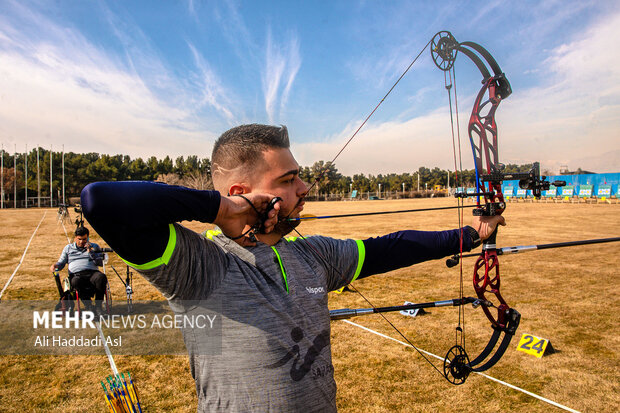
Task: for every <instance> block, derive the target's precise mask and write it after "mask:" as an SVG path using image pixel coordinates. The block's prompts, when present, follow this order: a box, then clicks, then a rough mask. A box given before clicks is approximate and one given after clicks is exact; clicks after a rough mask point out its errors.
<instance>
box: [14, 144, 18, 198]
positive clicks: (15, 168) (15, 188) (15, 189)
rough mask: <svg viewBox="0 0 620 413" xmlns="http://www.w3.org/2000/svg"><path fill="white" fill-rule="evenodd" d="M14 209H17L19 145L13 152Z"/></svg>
mask: <svg viewBox="0 0 620 413" xmlns="http://www.w3.org/2000/svg"><path fill="white" fill-rule="evenodd" d="M13 208H15V209H17V144H15V149H14V151H13Z"/></svg>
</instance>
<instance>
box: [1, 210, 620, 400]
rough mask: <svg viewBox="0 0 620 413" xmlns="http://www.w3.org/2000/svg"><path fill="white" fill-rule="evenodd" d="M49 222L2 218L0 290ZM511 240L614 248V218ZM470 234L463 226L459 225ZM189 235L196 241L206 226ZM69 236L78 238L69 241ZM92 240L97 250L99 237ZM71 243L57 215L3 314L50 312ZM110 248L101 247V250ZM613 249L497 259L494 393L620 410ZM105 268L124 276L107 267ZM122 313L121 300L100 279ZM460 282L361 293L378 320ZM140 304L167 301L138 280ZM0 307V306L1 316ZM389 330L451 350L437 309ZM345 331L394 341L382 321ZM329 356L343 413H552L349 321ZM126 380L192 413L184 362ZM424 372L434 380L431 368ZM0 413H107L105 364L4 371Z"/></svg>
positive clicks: (617, 231) (35, 214) (14, 364)
mask: <svg viewBox="0 0 620 413" xmlns="http://www.w3.org/2000/svg"><path fill="white" fill-rule="evenodd" d="M454 203H455V201H454V200H450V199H428V200H398V201H366V202H323V203H308V204H307V205H306V208H305V212H307V213H313V214H317V215H320V214H326V213H330V214H334V213H350V212H366V211H379V210H398V209H405V208H417V207H420V208H423V207H437V206H448V205H454ZM45 211H46V210H42V209H30V210H18V211H15V210H1V211H0V218H1V222H2V223H3V225H2V226H0V240H1V244H0V258H1V259H0V288H2V287H4V285H5V283H6V282H7V280H8V279H9V277H10V275H11V274H12V273H13V272H14V270H15V268H16V267H17V265H18V263H19V261H20V258H21V257H22V254H23V252H24V248H25V247H26V244H27V243H28V240H29V239H30V237H31V235H32V233H33V231H34V229H35V228H36V226H37V224H38V223H39V222H40V221H41V218H42V216H43V214H44V212H45ZM504 216H505V217H506V219H507V222H508V226H506V227H502V228H501V229H500V233H499V235H498V246H512V245H529V244H538V243H549V242H562V241H568V240H578V239H588V238H602V237H612V236H620V205H617V204H616V205H608V204H600V205H591V204H588V205H586V204H553V203H548V204H545V203H510V204H508V208H507V210H506V212H505V213H504ZM469 220H470V216H469V212H468V211H466V213H465V222H466V223H467V222H468V221H469ZM185 224H186V225H187V226H188V227H190V228H192V229H195V230H197V231H198V230H199V231H202V230H204V229H206V226H205V225H204V224H200V223H196V222H190V223H185ZM457 224H458V221H457V214H456V212H455V211H439V212H431V213H408V214H395V215H385V216H373V217H370V218H368V217H358V218H344V219H339V220H322V221H311V222H305V223H303V224H302V225H301V226H300V227H299V229H300V232H301V233H302V234H304V235H311V234H322V235H328V236H333V237H338V238H344V237H351V238H357V239H363V238H367V237H371V236H377V235H382V234H385V233H389V232H393V231H397V230H400V229H420V230H441V229H449V228H454V227H456V226H457ZM67 229H68V231H69V236H71V230H72V229H73V226H72V225H70V226H69V227H68V228H67ZM91 240H92V241H94V242H100V243H101V240H100V239H98V237H97V235H96V234H92V236H91ZM66 243H67V238H66V235H65V232H64V230H63V227H62V226H61V225H59V224H57V222H56V211H55V210H51V209H49V210H47V215H46V216H45V218H44V219H43V221H42V223H41V226H40V228H39V229H38V231H37V233H36V234H35V236H34V238H33V240H32V243H31V245H30V247H29V249H28V252H27V254H26V255H25V258H24V261H23V263H22V264H21V267H20V268H19V270H18V271H17V273H16V275H15V278H14V279H13V281H12V283H11V284H10V286H9V287H8V288H7V290H6V291H5V293H4V295H3V296H2V300H7V299H13V300H25V299H28V300H32V299H36V300H39V299H41V300H42V299H45V300H54V299H56V297H57V291H56V287H55V284H54V281H53V279H52V277H51V274H50V273H49V270H48V268H49V266H50V265H51V264H52V263H54V262H55V261H56V259H57V258H58V255H59V254H60V251H61V249H62V248H63V246H64V245H65V244H66ZM101 244H105V243H101ZM618 257H620V243H614V244H601V245H593V246H582V247H572V248H563V249H557V250H545V251H536V252H529V253H525V254H522V255H515V256H504V257H500V262H501V272H502V293H503V296H504V298H505V299H506V300H507V302H508V303H509V304H511V305H512V306H514V307H515V308H516V309H518V310H519V311H520V312H521V315H522V320H521V325H520V327H519V330H518V332H517V337H515V339H514V340H513V342H512V343H511V345H510V347H509V349H508V350H507V351H506V354H505V355H504V357H503V358H502V360H501V361H500V362H499V363H498V364H497V365H496V366H495V367H494V368H492V369H491V370H489V371H488V372H487V373H488V374H489V375H490V376H493V377H495V378H497V379H499V380H502V381H504V382H507V383H510V384H512V385H514V386H518V387H520V388H523V389H525V390H527V391H530V392H533V393H536V394H538V395H540V396H542V397H546V398H549V399H551V400H553V401H555V402H558V403H561V404H563V405H566V406H569V407H570V408H573V409H576V410H579V411H584V412H585V411H592V412H594V411H597V412H602V411H617V410H618V409H619V408H620V380H619V377H620V332H618V329H617V328H618V325H619V324H620V323H619V321H620V316H619V315H618V308H620V283H619V281H620V275H619V268H620V267H619V262H620V260H619V258H618ZM473 262H474V261H473V259H466V260H465V261H464V263H463V268H464V278H465V294H466V295H474V292H473V289H472V287H471V275H472V271H473ZM111 263H112V264H114V265H115V266H116V265H118V266H119V267H122V264H121V262H120V260H119V259H118V258H117V257H115V256H114V255H113V254H112V257H111ZM108 275H109V279H110V283H111V288H112V294H113V296H114V297H115V299H116V300H117V305H123V300H124V296H125V293H124V287H123V285H122V284H121V282H120V281H119V280H118V279H117V278H116V277H115V276H113V275H111V274H108ZM458 279H459V270H458V267H457V268H452V269H448V268H447V267H446V266H445V264H444V262H443V260H438V261H432V262H427V263H424V264H419V265H416V266H413V267H410V268H405V269H401V270H398V271H394V272H392V273H389V274H384V275H378V276H375V277H370V278H367V279H364V280H360V281H358V282H356V287H357V288H358V289H359V290H360V291H361V292H362V293H363V294H364V295H365V296H366V297H367V298H368V299H370V300H371V301H372V303H373V304H374V305H375V306H387V305H398V304H402V303H403V302H404V301H413V302H423V301H432V300H439V299H448V298H456V297H457V296H458ZM134 290H135V295H134V299H135V300H148V299H161V297H160V295H159V293H158V292H157V291H156V290H155V289H154V288H153V287H151V286H150V285H149V284H147V283H146V282H145V281H144V280H142V279H141V278H140V277H139V276H136V277H135V278H134ZM0 305H2V302H0ZM342 307H351V308H360V307H367V304H366V303H365V302H364V301H363V299H362V298H361V297H360V296H359V295H358V294H357V293H353V292H345V293H343V294H335V293H332V294H330V308H342ZM466 317H467V318H466V322H467V326H466V331H467V338H468V350H469V351H470V352H471V353H475V352H476V351H480V350H481V348H482V346H484V345H485V344H486V341H487V340H488V338H489V334H490V332H491V329H490V326H489V322H488V321H487V319H486V317H485V316H484V314H483V313H482V311H481V310H480V309H477V310H474V309H471V308H468V309H467V310H466ZM388 318H389V319H390V320H391V321H392V322H393V323H394V324H395V325H396V326H397V327H398V328H399V329H400V330H401V331H402V332H403V333H405V334H406V336H407V337H408V338H409V339H410V340H411V341H412V342H413V343H414V344H415V345H416V346H418V347H420V348H422V349H424V350H427V351H430V352H432V353H434V354H438V355H440V356H443V355H444V354H445V352H446V351H447V350H448V349H449V348H450V347H451V346H452V345H453V344H454V328H455V326H456V322H457V313H456V311H455V309H452V308H450V309H447V308H445V309H432V310H430V313H429V314H428V315H424V316H422V317H416V318H409V317H404V316H401V315H399V314H397V313H396V314H390V315H388ZM352 321H353V322H355V323H358V324H361V325H363V326H366V327H368V328H370V329H373V330H375V331H378V332H381V333H383V334H386V335H389V336H391V337H394V338H399V337H398V335H397V333H396V332H395V331H394V330H392V329H391V328H390V327H389V325H387V323H386V322H385V321H384V320H382V319H381V318H380V317H379V316H377V315H372V316H365V317H358V318H355V319H352ZM523 333H529V334H532V335H534V336H539V337H544V338H547V339H549V340H550V341H551V343H552V345H553V347H554V348H555V349H556V350H558V352H557V353H555V354H552V355H549V356H546V357H543V358H542V359H537V358H535V357H533V356H530V355H527V354H524V353H523V352H519V351H517V350H516V348H517V341H518V339H519V337H520V336H521V334H523ZM331 342H332V352H333V359H334V364H335V375H336V380H337V383H338V407H339V410H340V411H341V412H401V411H402V412H404V411H429V412H430V411H456V410H460V411H483V412H487V411H488V412H491V411H499V410H504V411H531V412H542V411H548V410H555V409H556V408H554V407H552V406H551V405H549V404H547V403H544V402H542V401H539V400H537V399H535V398H532V397H530V396H528V395H526V394H524V393H522V392H519V391H516V390H514V389H511V388H509V387H507V386H505V385H502V384H499V383H497V382H494V381H491V380H489V379H488V378H485V377H482V376H479V375H472V376H471V377H470V378H469V379H468V381H467V382H466V383H465V384H464V385H462V386H452V385H450V384H448V383H447V382H446V381H445V380H444V379H443V377H441V376H440V375H439V374H438V373H437V372H436V371H434V370H433V369H432V368H431V367H430V366H429V365H428V363H427V362H426V361H424V360H423V359H422V357H421V356H420V355H419V354H417V352H415V350H413V349H410V348H406V347H404V346H403V345H401V344H399V343H396V342H394V341H391V340H388V339H385V338H382V337H379V336H377V335H375V334H371V333H369V332H367V331H364V330H362V329H360V328H357V327H355V326H353V325H351V324H348V323H345V322H343V321H336V322H332V341H331ZM115 360H116V364H117V365H118V367H119V369H120V370H122V371H130V372H131V373H132V376H133V377H134V380H135V382H136V384H137V386H138V389H139V391H140V397H141V401H142V404H143V406H145V407H146V411H150V412H159V411H179V412H192V411H195V410H196V395H195V390H194V384H193V381H192V378H191V375H190V372H189V364H188V361H187V357H185V356H116V357H115ZM432 361H433V362H434V363H435V364H436V365H438V366H440V365H441V362H440V361H439V360H435V359H432ZM0 372H1V373H0V411H16V412H17V411H19V412H26V411H28V412H30V411H33V412H61V411H62V412H65V411H71V412H77V411H80V412H81V411H88V412H97V411H99V412H102V411H105V405H104V401H103V396H102V391H101V387H100V385H99V381H100V380H102V379H103V378H104V377H105V376H107V375H109V374H110V368H109V365H108V362H107V359H106V357H105V356H104V355H103V354H102V355H101V356H2V357H0Z"/></svg>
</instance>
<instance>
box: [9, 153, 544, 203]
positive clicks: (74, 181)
mask: <svg viewBox="0 0 620 413" xmlns="http://www.w3.org/2000/svg"><path fill="white" fill-rule="evenodd" d="M50 153H51V156H50ZM63 157H64V188H65V197H66V199H68V198H70V197H77V196H79V194H80V191H81V190H82V188H83V187H84V186H86V185H87V184H88V183H90V182H95V181H127V180H144V181H161V182H166V183H169V184H175V185H184V186H188V187H191V188H197V189H212V188H213V185H212V183H211V161H210V160H209V159H208V158H198V157H197V156H195V155H190V156H187V157H183V156H179V157H177V158H175V159H174V161H173V160H172V158H170V157H169V156H166V157H165V158H163V159H158V158H156V157H155V156H151V157H150V158H148V159H147V160H146V161H145V160H143V159H142V158H135V159H132V158H131V157H130V156H129V155H106V154H98V153H94V152H90V153H74V152H66V153H64V156H63V153H62V152H53V151H50V150H47V149H44V148H38V156H37V148H33V149H31V150H30V151H29V152H28V153H27V154H24V153H21V154H19V153H18V154H16V155H15V154H11V153H7V152H6V151H4V152H2V154H1V159H2V164H3V169H2V179H3V188H4V196H5V202H9V203H10V202H12V200H13V199H14V194H15V192H16V193H17V200H18V201H23V200H24V199H25V192H26V191H25V185H26V182H25V178H26V172H25V169H24V167H25V166H26V164H27V181H28V182H27V186H28V198H29V199H31V200H32V198H33V197H36V196H37V193H38V191H39V190H40V196H41V197H43V198H49V197H50V164H51V167H52V182H51V197H52V199H54V201H55V202H56V201H58V200H62V185H63V182H62V181H63V177H62V167H63ZM37 159H38V164H37ZM531 166H532V165H531V164H527V165H513V164H509V165H506V167H505V169H504V170H505V172H527V171H529V169H530V168H531ZM37 170H38V171H39V174H38V178H37ZM300 178H301V179H302V180H303V181H305V182H307V183H309V184H312V183H314V182H315V181H316V185H314V187H313V189H312V190H313V192H314V194H315V195H320V194H333V193H343V194H346V193H349V192H351V191H352V190H357V191H358V192H373V191H379V190H380V191H381V192H393V191H403V190H405V191H415V190H418V189H420V190H426V189H429V190H430V189H433V188H435V187H436V186H437V185H439V186H441V187H442V188H445V187H447V186H448V184H449V186H450V187H452V188H454V187H457V186H463V187H470V186H473V185H474V182H475V171H474V170H473V169H472V170H464V171H462V172H459V174H458V175H457V174H456V173H455V172H454V171H447V170H444V169H440V168H437V167H435V168H433V169H430V168H427V167H424V166H422V167H419V168H418V169H417V170H416V171H412V172H407V173H401V174H396V173H389V174H378V175H372V174H368V175H366V174H363V173H361V174H355V175H353V176H345V175H343V174H341V173H340V172H338V169H337V168H336V166H335V165H334V164H332V163H330V162H325V161H317V162H315V163H314V164H313V165H312V166H305V167H301V168H300ZM457 181H458V182H457ZM379 185H381V188H380V189H379Z"/></svg>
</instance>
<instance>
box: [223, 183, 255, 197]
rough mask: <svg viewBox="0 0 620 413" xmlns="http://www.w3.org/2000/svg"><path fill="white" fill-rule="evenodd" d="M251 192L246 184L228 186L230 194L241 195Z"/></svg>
mask: <svg viewBox="0 0 620 413" xmlns="http://www.w3.org/2000/svg"><path fill="white" fill-rule="evenodd" d="M249 192H251V191H250V189H249V188H248V187H247V186H246V185H244V184H232V185H231V186H230V188H228V195H241V194H247V193H249Z"/></svg>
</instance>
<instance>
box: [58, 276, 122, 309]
mask: <svg viewBox="0 0 620 413" xmlns="http://www.w3.org/2000/svg"><path fill="white" fill-rule="evenodd" d="M67 272H68V274H69V275H68V276H67V277H65V278H64V279H63V280H62V281H61V280H60V275H59V273H58V272H57V271H56V272H54V273H53V274H54V279H55V281H56V287H57V288H58V293H59V294H60V301H59V302H58V304H56V308H55V309H54V311H62V312H68V313H72V312H77V313H78V314H79V313H80V311H81V310H82V308H81V307H82V303H81V302H80V301H84V302H89V303H91V305H90V306H87V308H89V307H91V306H92V305H93V304H92V298H93V297H94V296H95V287H94V286H93V285H92V284H91V285H89V286H88V287H86V288H83V289H82V294H81V295H82V296H80V293H79V292H78V291H77V289H75V288H73V286H72V285H71V279H72V278H73V277H74V275H73V274H72V273H70V272H69V271H67ZM104 274H105V271H104ZM84 295H86V297H84ZM101 308H102V310H103V313H104V314H106V315H110V314H111V312H112V293H111V292H110V282H109V281H107V280H106V285H105V293H104V295H103V302H102V305H101Z"/></svg>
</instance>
